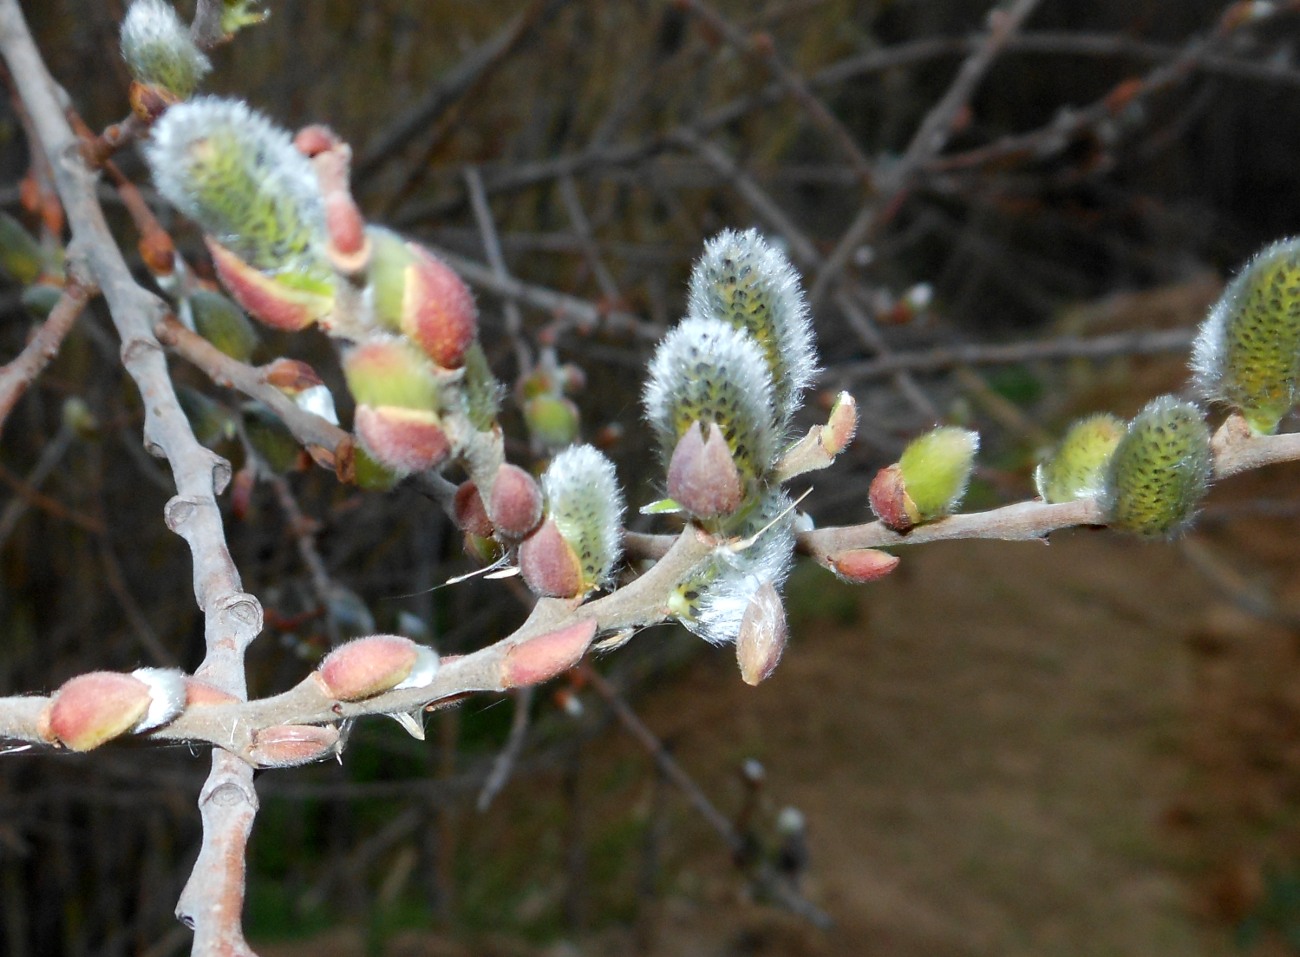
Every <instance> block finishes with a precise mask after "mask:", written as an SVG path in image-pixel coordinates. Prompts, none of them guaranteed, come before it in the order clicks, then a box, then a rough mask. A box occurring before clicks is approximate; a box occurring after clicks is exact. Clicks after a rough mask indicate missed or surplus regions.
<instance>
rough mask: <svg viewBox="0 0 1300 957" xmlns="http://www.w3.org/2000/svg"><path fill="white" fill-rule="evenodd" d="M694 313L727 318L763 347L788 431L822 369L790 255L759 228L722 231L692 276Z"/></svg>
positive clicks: (776, 407)
mask: <svg viewBox="0 0 1300 957" xmlns="http://www.w3.org/2000/svg"><path fill="white" fill-rule="evenodd" d="M689 315H690V316H691V317H692V318H696V319H718V320H721V321H722V322H725V323H726V324H727V325H729V326H731V327H732V328H734V329H738V330H740V331H743V332H747V333H748V334H749V335H750V336H751V337H752V338H753V339H754V341H755V342H756V343H758V345H759V347H760V348H761V349H762V351H763V356H764V359H765V360H766V362H767V365H768V368H769V370H770V372H771V376H772V386H773V397H774V403H773V407H774V411H775V414H776V416H777V423H776V424H777V427H778V428H779V429H780V430H784V429H785V428H786V426H787V425H788V424H789V420H790V418H791V416H792V415H793V414H794V413H795V412H796V411H797V410H798V408H799V406H800V404H801V402H802V397H803V393H804V390H805V389H807V388H808V386H809V385H810V384H811V382H812V380H813V377H814V376H815V374H816V371H817V368H816V359H815V357H814V353H813V334H812V324H811V322H810V320H809V318H808V307H807V305H806V304H805V302H804V297H803V290H802V289H801V288H800V284H799V274H798V273H797V272H796V271H795V269H794V267H793V266H792V265H791V264H790V261H789V260H788V259H787V258H786V256H785V253H783V252H782V251H781V250H780V249H779V248H778V247H777V246H774V245H772V244H771V243H769V242H767V241H766V240H765V239H764V238H763V237H762V236H761V235H759V233H758V231H757V230H754V229H750V230H747V231H745V232H739V231H736V230H731V229H727V230H724V231H723V232H721V233H719V234H718V235H717V236H715V237H714V238H713V239H711V240H709V242H708V243H706V244H705V247H704V254H703V255H702V256H701V257H700V259H699V261H698V262H697V263H696V264H695V268H694V269H693V270H692V272H691V284H690V300H689Z"/></svg>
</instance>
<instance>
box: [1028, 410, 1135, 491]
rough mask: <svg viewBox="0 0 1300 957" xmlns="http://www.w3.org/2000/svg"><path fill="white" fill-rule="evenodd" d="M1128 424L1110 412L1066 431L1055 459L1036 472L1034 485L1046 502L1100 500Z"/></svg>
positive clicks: (1048, 460) (1088, 418)
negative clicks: (1083, 499) (1116, 449)
mask: <svg viewBox="0 0 1300 957" xmlns="http://www.w3.org/2000/svg"><path fill="white" fill-rule="evenodd" d="M1127 428H1128V427H1127V426H1126V425H1125V424H1124V421H1123V420H1122V419H1120V418H1119V417H1118V416H1114V415H1111V414H1110V413H1109V412H1101V413H1098V414H1097V415H1090V416H1088V417H1087V418H1086V419H1080V420H1079V421H1078V422H1075V423H1074V424H1073V425H1071V426H1070V428H1069V429H1068V430H1067V431H1066V433H1065V436H1064V438H1062V439H1061V443H1060V445H1058V446H1057V447H1056V448H1055V449H1054V450H1053V451H1052V454H1051V456H1050V457H1049V458H1048V459H1046V460H1045V461H1044V462H1043V463H1042V464H1040V465H1039V466H1038V468H1037V469H1036V470H1035V472H1034V484H1035V485H1036V486H1037V487H1038V494H1039V495H1041V496H1042V497H1043V501H1045V502H1071V501H1074V500H1075V499H1080V498H1096V497H1097V496H1099V495H1101V494H1102V492H1103V491H1104V490H1105V488H1106V472H1107V468H1108V466H1109V465H1110V457H1111V456H1112V455H1113V454H1114V452H1115V447H1116V446H1117V445H1119V441H1120V439H1122V438H1123V437H1124V433H1125V432H1126V431H1127Z"/></svg>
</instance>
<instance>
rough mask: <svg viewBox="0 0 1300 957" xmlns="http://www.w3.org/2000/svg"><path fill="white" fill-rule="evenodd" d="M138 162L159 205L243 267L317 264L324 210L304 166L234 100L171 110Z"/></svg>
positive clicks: (288, 144) (287, 143)
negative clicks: (170, 207) (145, 170)
mask: <svg viewBox="0 0 1300 957" xmlns="http://www.w3.org/2000/svg"><path fill="white" fill-rule="evenodd" d="M145 159H146V160H148V163H149V166H150V168H151V169H152V171H153V178H154V183H155V184H156V185H157V187H158V191H159V192H160V193H162V195H163V196H164V197H165V198H166V199H167V201H168V202H170V203H171V204H172V205H173V206H175V207H176V208H177V209H179V210H180V211H181V212H182V213H184V214H185V215H186V216H188V217H189V218H190V219H192V220H194V222H196V223H198V225H199V226H200V227H202V229H203V231H204V232H205V233H207V234H208V235H210V236H211V237H212V238H213V239H215V240H216V241H217V242H219V243H220V244H221V245H222V246H225V247H226V248H227V249H229V250H230V251H231V252H233V253H234V254H235V255H237V256H239V257H240V258H241V259H243V260H244V261H245V262H247V263H248V264H249V265H251V266H254V267H255V268H257V269H261V270H264V271H267V272H283V271H303V270H304V269H306V270H310V269H311V268H312V267H313V266H316V267H319V265H320V264H322V263H323V255H322V253H321V245H320V244H321V243H322V242H323V237H324V235H325V215H324V204H323V202H322V200H321V195H320V187H319V184H318V183H317V180H316V174H315V172H314V171H313V169H312V166H311V162H310V161H309V160H308V159H307V157H305V156H303V155H302V153H300V152H298V150H297V149H296V148H294V145H293V141H292V140H291V139H290V136H289V133H288V131H286V130H284V129H282V128H280V127H278V126H276V125H275V124H274V123H272V122H271V121H270V120H268V119H267V118H266V117H264V116H262V115H261V114H260V113H257V112H255V111H253V110H251V109H249V107H248V106H247V105H245V104H244V103H242V102H240V101H239V100H231V99H222V98H220V97H215V96H203V97H198V98H196V99H194V100H190V101H189V102H187V103H179V104H177V105H176V106H173V107H172V108H171V109H169V110H168V111H167V112H166V113H164V114H163V117H162V119H160V120H159V121H158V123H157V124H155V126H154V128H153V136H152V138H151V139H150V141H149V143H148V145H147V146H146V147H145ZM326 271H328V270H326Z"/></svg>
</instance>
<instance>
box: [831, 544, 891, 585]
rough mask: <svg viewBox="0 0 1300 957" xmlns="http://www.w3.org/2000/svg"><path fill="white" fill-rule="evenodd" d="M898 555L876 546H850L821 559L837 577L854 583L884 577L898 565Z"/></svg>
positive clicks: (857, 583)
mask: <svg viewBox="0 0 1300 957" xmlns="http://www.w3.org/2000/svg"><path fill="white" fill-rule="evenodd" d="M898 561H899V559H898V556H897V555H891V554H889V553H888V552H882V551H880V550H879V549H875V548H849V549H846V550H845V551H842V552H836V553H835V554H833V555H827V556H826V557H825V558H824V559H821V563H822V564H823V565H824V566H826V567H827V568H829V569H830V570H831V571H832V572H834V573H835V575H836V577H838V578H840V579H841V580H843V581H846V582H850V583H852V584H854V585H864V584H866V583H867V582H873V581H875V580H876V579H877V578H884V577H885V576H886V575H888V574H889V573H890V572H892V571H893V570H894V569H895V568H897V567H898Z"/></svg>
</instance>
